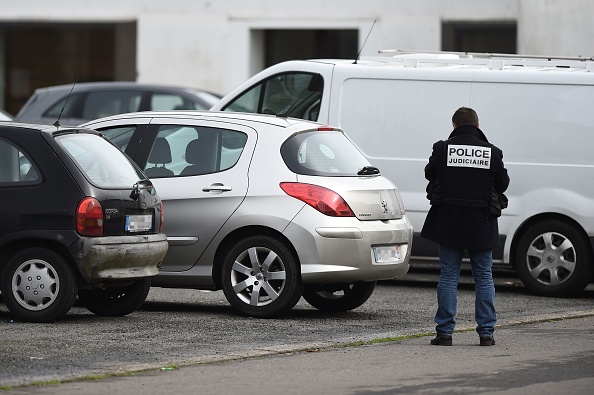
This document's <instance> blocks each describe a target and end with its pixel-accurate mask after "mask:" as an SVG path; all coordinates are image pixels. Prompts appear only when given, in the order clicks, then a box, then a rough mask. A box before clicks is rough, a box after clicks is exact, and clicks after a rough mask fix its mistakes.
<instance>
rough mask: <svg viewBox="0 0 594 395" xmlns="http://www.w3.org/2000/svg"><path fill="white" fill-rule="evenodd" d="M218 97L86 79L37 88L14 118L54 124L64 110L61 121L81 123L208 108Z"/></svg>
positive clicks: (175, 88)
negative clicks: (137, 113)
mask: <svg viewBox="0 0 594 395" xmlns="http://www.w3.org/2000/svg"><path fill="white" fill-rule="evenodd" d="M71 90H72V93H70V91H71ZM69 94H70V97H69V96H68V95H69ZM219 99H220V96H219V95H217V94H215V93H212V92H208V91H204V90H200V89H195V88H188V87H180V86H171V85H169V86H168V85H152V84H139V83H136V82H85V83H78V84H69V85H58V86H50V87H46V88H39V89H37V90H36V91H35V92H34V93H33V95H32V96H31V97H30V98H29V99H28V100H27V102H26V103H25V105H24V106H23V108H21V110H20V111H19V113H18V114H17V115H16V117H15V118H16V120H17V121H20V122H33V123H42V124H53V123H54V122H55V121H56V120H57V119H58V117H60V114H61V117H60V123H61V124H62V125H78V124H80V123H83V122H87V121H91V120H93V119H97V118H101V117H105V116H109V115H116V114H122V113H126V112H133V111H148V110H208V109H210V108H211V107H212V106H213V105H214V104H216V103H217V102H218V101H219Z"/></svg>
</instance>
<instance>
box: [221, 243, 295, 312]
mask: <svg viewBox="0 0 594 395" xmlns="http://www.w3.org/2000/svg"><path fill="white" fill-rule="evenodd" d="M222 269H223V270H222V285H223V291H224V293H225V296H226V297H227V300H228V301H229V303H231V305H232V306H233V307H234V308H235V309H236V310H237V311H239V312H240V313H241V314H243V315H247V316H251V317H262V318H265V317H273V316H276V315H279V314H282V313H285V312H287V311H289V310H290V309H292V308H293V307H294V306H295V304H297V302H298V301H299V299H300V298H301V293H302V291H303V284H302V282H301V275H300V272H299V267H298V263H297V259H296V258H295V256H294V254H293V253H291V251H290V250H289V249H288V248H287V247H286V246H285V245H284V244H283V243H282V242H280V241H279V240H277V239H274V238H272V237H268V236H252V237H248V238H246V239H243V240H241V241H240V242H239V243H237V244H235V245H234V246H233V248H231V250H230V251H229V253H228V254H227V255H226V257H225V259H224V261H223V268H222Z"/></svg>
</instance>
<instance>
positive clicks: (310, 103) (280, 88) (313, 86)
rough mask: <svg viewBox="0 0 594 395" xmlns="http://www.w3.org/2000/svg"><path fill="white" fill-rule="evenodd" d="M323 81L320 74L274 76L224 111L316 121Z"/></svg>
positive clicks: (251, 89) (253, 88)
mask: <svg viewBox="0 0 594 395" xmlns="http://www.w3.org/2000/svg"><path fill="white" fill-rule="evenodd" d="M323 90H324V79H323V77H322V76H321V75H319V74H312V73H301V72H299V73H298V72H290V73H283V74H277V75H275V76H273V77H270V78H268V79H267V80H264V81H262V82H261V83H259V84H257V85H254V86H252V87H251V88H250V89H248V90H247V91H245V92H244V93H242V94H241V95H239V96H238V97H237V98H236V99H235V100H234V101H232V102H231V103H229V104H228V105H227V106H226V107H225V108H224V109H223V110H224V111H237V112H252V113H258V114H272V115H276V114H281V113H287V115H288V116H289V117H294V118H301V119H306V120H310V121H317V120H318V115H319V112H320V103H321V100H322V92H323Z"/></svg>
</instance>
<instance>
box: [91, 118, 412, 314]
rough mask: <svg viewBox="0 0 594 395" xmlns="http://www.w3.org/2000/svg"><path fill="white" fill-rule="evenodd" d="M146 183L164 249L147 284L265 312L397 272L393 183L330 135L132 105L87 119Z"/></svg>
mask: <svg viewBox="0 0 594 395" xmlns="http://www.w3.org/2000/svg"><path fill="white" fill-rule="evenodd" d="M85 126H86V127H89V128H93V129H96V130H98V131H100V132H102V133H103V134H104V135H106V136H107V137H108V138H110V139H112V141H114V142H115V143H116V144H117V145H118V146H119V147H120V148H121V149H123V150H124V151H125V152H126V153H127V154H128V155H129V156H130V157H132V158H133V159H134V160H135V161H136V162H137V164H139V166H140V167H141V168H143V169H144V171H145V172H146V174H147V175H148V176H149V177H150V178H151V179H152V181H153V183H154V185H155V186H156V187H157V189H158V190H159V194H160V195H161V198H162V200H163V204H164V207H165V212H166V213H167V216H166V218H165V225H164V229H163V231H164V232H165V233H166V234H167V240H168V242H169V251H168V253H167V255H166V257H165V260H164V261H163V265H162V268H161V271H160V274H159V275H158V276H157V277H156V278H154V280H153V282H152V285H153V286H157V287H175V288H195V289H207V290H217V289H223V291H224V293H225V296H226V297H227V299H228V301H229V303H230V304H231V305H232V306H233V307H234V308H235V309H236V310H237V311H239V312H240V313H242V314H244V315H247V316H253V317H272V316H276V315H279V314H282V313H285V312H287V311H288V310H290V309H292V308H293V307H294V306H295V304H296V303H297V302H298V301H299V298H300V297H301V296H303V297H304V298H305V300H306V301H307V302H309V303H310V304H311V305H313V306H314V307H316V308H318V309H322V310H327V311H347V310H351V309H354V308H356V307H359V306H360V305H362V304H363V303H365V301H366V300H367V299H368V298H369V296H370V295H371V294H372V292H373V290H374V288H375V284H376V280H380V279H390V278H396V277H401V276H404V275H405V274H406V273H407V271H408V268H409V262H408V261H409V255H410V250H411V242H412V234H413V229H412V225H411V223H410V221H409V220H408V218H407V217H406V214H405V210H404V206H403V204H402V201H401V199H400V195H399V193H398V190H397V189H396V187H395V186H394V184H393V183H392V182H390V181H389V180H388V179H387V178H385V177H383V176H381V175H380V174H379V170H378V169H376V168H374V167H373V166H371V165H370V164H369V162H368V161H367V160H366V159H365V158H364V157H363V155H362V154H361V153H360V152H359V151H358V150H357V149H356V148H355V146H354V145H353V144H352V143H351V142H350V141H349V140H348V138H347V137H346V136H345V135H344V134H343V132H342V131H340V130H338V129H335V128H332V127H328V126H324V125H322V124H318V123H313V122H308V121H303V120H297V119H290V118H289V119H287V118H283V117H275V116H268V115H256V114H246V113H227V112H225V113H216V112H200V111H177V112H143V113H134V114H122V115H117V116H113V117H108V118H103V119H99V120H95V121H91V122H88V123H86V124H85Z"/></svg>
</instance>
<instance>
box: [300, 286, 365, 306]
mask: <svg viewBox="0 0 594 395" xmlns="http://www.w3.org/2000/svg"><path fill="white" fill-rule="evenodd" d="M375 284H376V282H375V281H368V282H357V283H351V284H332V285H326V286H323V287H322V288H306V289H305V290H304V291H303V299H305V300H306V301H307V303H309V304H310V305H312V306H313V307H315V308H316V309H319V310H324V311H332V312H340V311H349V310H353V309H356V308H357V307H359V306H361V305H362V304H363V303H365V302H366V301H367V299H369V297H370V296H371V294H372V293H373V290H374V289H375Z"/></svg>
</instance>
